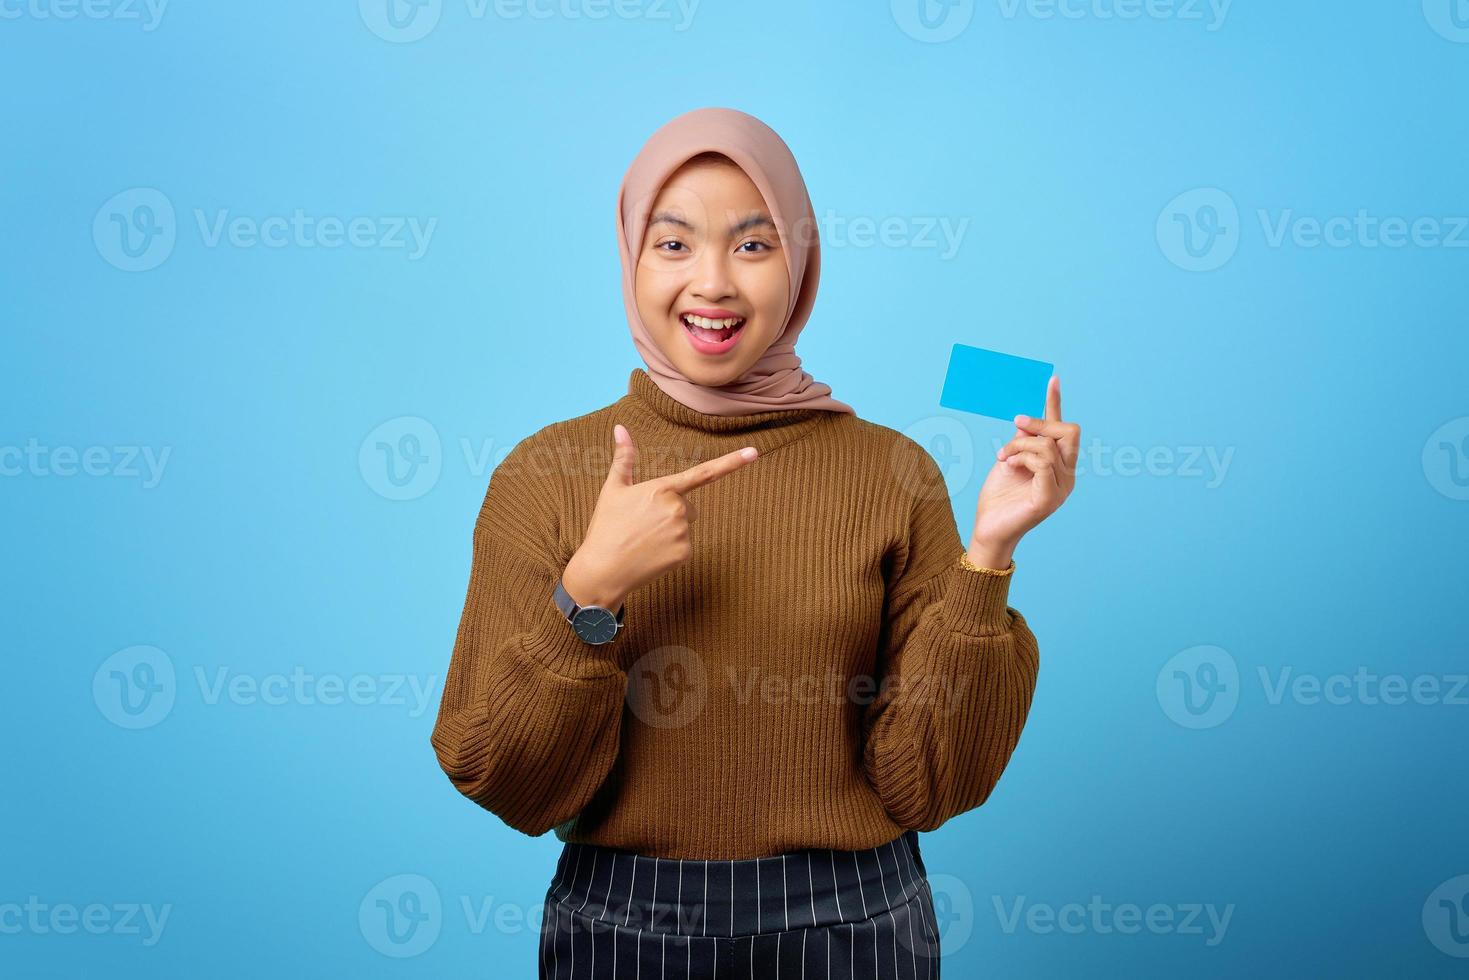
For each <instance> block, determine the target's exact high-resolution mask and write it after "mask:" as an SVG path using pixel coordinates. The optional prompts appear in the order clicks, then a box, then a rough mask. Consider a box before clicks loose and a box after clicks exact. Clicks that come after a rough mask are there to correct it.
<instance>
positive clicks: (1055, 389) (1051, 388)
mask: <svg viewBox="0 0 1469 980" xmlns="http://www.w3.org/2000/svg"><path fill="white" fill-rule="evenodd" d="M1046 421H1048V422H1059V421H1061V376H1060V375H1059V374H1053V375H1051V380H1050V381H1049V382H1048V383H1047V385H1046Z"/></svg>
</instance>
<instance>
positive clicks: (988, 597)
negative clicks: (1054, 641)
mask: <svg viewBox="0 0 1469 980" xmlns="http://www.w3.org/2000/svg"><path fill="white" fill-rule="evenodd" d="M917 465H918V467H919V472H920V474H922V475H921V476H920V477H919V478H918V479H919V481H920V483H919V484H915V485H921V486H927V487H932V488H934V489H931V490H929V491H928V492H926V493H917V494H915V501H914V504H913V509H912V511H911V514H910V519H909V528H908V539H907V542H906V545H905V546H904V547H903V548H902V549H900V550H901V552H902V553H901V554H900V555H898V556H897V557H896V558H895V560H894V561H895V565H896V566H897V571H896V572H895V574H894V575H893V576H892V578H891V579H890V583H889V587H888V593H887V598H886V601H885V608H884V621H883V630H882V634H881V636H882V639H881V647H880V650H879V663H878V687H877V692H876V696H875V698H874V699H873V701H872V702H871V703H870V704H869V705H867V707H866V709H865V711H864V715H863V734H864V747H863V767H864V769H865V772H866V775H867V779H868V781H869V782H870V783H871V785H872V786H873V788H874V789H875V790H876V791H877V794H878V797H879V799H880V800H881V801H882V805H883V807H884V809H886V810H887V811H888V813H889V815H890V816H891V817H892V818H893V821H894V822H895V823H897V824H898V825H899V826H900V827H903V828H904V829H912V830H919V831H928V830H933V829H935V828H937V827H939V826H940V825H942V824H943V823H944V822H945V821H946V820H948V819H949V818H950V817H953V816H956V815H957V814H960V813H964V812H965V811H967V810H971V809H974V808H975V807H978V806H980V805H981V804H982V803H984V801H985V800H986V799H987V798H988V797H989V795H990V792H991V791H992V790H993V789H994V787H995V784H996V783H997V782H998V781H999V778H1000V774H1001V773H1002V772H1003V771H1004V770H1005V766H1006V765H1007V764H1008V763H1009V761H1010V756H1011V754H1012V753H1013V752H1014V750H1015V747H1016V745H1017V744H1018V743H1019V740H1020V732H1021V729H1022V728H1024V726H1025V719H1026V715H1027V714H1028V713H1029V710H1030V703H1031V698H1032V696H1033V695H1034V693H1035V686H1036V678H1037V674H1038V671H1039V667H1040V653H1039V649H1038V647H1037V644H1036V639H1035V636H1034V635H1033V634H1032V633H1031V631H1030V629H1029V627H1028V626H1027V625H1026V622H1025V619H1024V617H1022V616H1021V615H1020V613H1019V612H1018V611H1016V610H1014V609H1011V608H1009V607H1008V606H1007V605H1006V600H1007V598H1008V595H1009V589H1010V580H1011V577H1012V575H1013V574H1014V570H1015V564H1014V562H1011V563H1010V567H1009V568H1007V569H1004V570H981V571H975V570H972V569H969V568H965V567H964V566H963V565H962V564H961V563H960V559H961V556H963V555H964V554H965V551H966V549H965V547H964V545H963V543H962V541H961V540H960V538H959V530H958V526H957V524H956V523H955V521H954V512H953V508H952V505H951V504H950V502H949V498H948V494H947V492H946V491H945V490H944V485H943V477H942V474H941V473H940V472H939V470H938V466H937V464H935V463H934V461H933V459H932V457H930V456H929V455H928V454H927V453H926V452H923V453H922V459H921V460H920V461H919V462H918V464H917Z"/></svg>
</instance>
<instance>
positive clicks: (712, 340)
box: [678, 313, 745, 354]
mask: <svg viewBox="0 0 1469 980" xmlns="http://www.w3.org/2000/svg"><path fill="white" fill-rule="evenodd" d="M678 319H679V322H680V323H682V324H683V328H684V332H685V333H687V334H688V336H689V342H690V343H692V344H693V345H694V349H695V350H697V351H700V352H701V353H705V354H722V353H723V352H725V351H726V350H729V349H730V348H731V347H733V346H734V345H735V342H736V340H737V339H738V337H739V335H740V331H741V330H743V329H744V328H745V318H744V317H742V316H735V317H722V318H711V317H703V316H695V315H693V314H691V313H680V314H679V317H678Z"/></svg>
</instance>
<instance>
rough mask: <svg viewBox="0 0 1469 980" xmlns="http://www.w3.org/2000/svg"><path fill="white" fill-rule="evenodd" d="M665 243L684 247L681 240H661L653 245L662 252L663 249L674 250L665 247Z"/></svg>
mask: <svg viewBox="0 0 1469 980" xmlns="http://www.w3.org/2000/svg"><path fill="white" fill-rule="evenodd" d="M665 245H677V246H678V247H679V248H680V249H681V248H683V242H680V241H666V242H659V243H658V244H657V245H655V246H653V247H654V249H655V250H656V251H660V252H662V251H672V250H671V249H665V248H664V247H663V246H665Z"/></svg>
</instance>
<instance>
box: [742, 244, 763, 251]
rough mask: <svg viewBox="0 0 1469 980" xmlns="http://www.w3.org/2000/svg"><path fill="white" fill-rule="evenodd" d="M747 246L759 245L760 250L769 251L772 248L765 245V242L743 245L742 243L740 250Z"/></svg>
mask: <svg viewBox="0 0 1469 980" xmlns="http://www.w3.org/2000/svg"><path fill="white" fill-rule="evenodd" d="M746 245H758V246H760V248H762V249H765V250H767V251H768V250H769V249H770V246H769V245H767V244H765V243H764V242H742V243H740V248H744V247H745V246H746Z"/></svg>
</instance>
